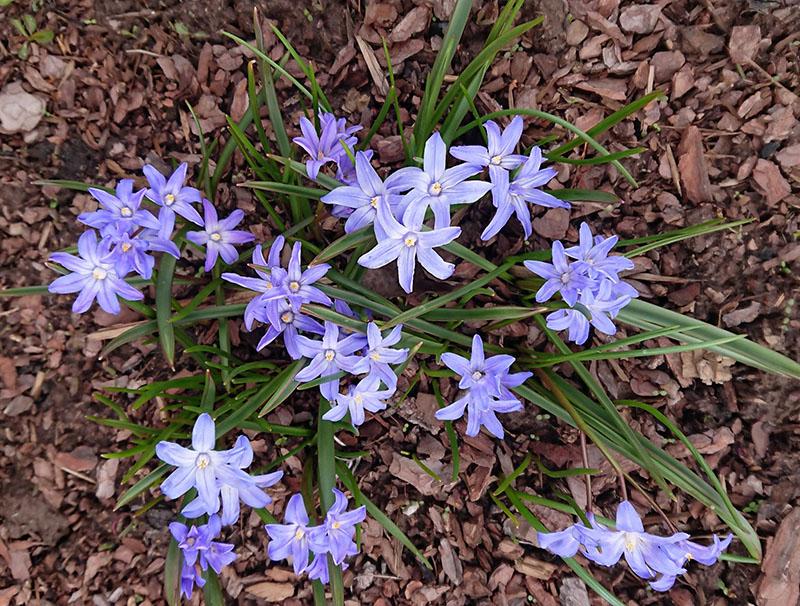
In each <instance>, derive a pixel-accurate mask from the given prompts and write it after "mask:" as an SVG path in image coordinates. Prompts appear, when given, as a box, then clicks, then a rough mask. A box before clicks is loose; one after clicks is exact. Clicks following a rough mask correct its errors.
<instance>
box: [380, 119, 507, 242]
mask: <svg viewBox="0 0 800 606" xmlns="http://www.w3.org/2000/svg"><path fill="white" fill-rule="evenodd" d="M446 160H447V146H446V145H445V143H444V141H443V140H442V137H441V135H440V134H439V133H438V132H436V133H433V135H431V137H430V138H429V139H428V140H427V142H426V143H425V153H424V155H423V163H422V168H421V169H420V168H417V167H409V168H405V169H401V171H402V173H401V175H400V176H399V177H398V178H397V179H395V180H393V181H392V183H393V185H397V186H398V187H402V188H404V189H410V190H411V191H410V192H409V193H408V194H406V197H405V199H404V200H403V202H402V203H401V205H400V209H399V210H398V216H401V215H400V214H399V213H400V211H401V210H402V212H403V214H402V219H403V223H405V224H419V225H421V224H422V223H423V221H424V220H425V211H427V209H428V207H430V208H431V209H432V210H433V215H434V227H435V228H437V229H440V228H443V227H448V226H449V225H450V207H451V206H452V205H454V204H471V203H472V202H475V201H476V200H479V199H480V198H481V197H482V196H483V195H484V194H485V193H486V192H488V191H489V190H490V189H491V188H492V185H491V184H490V183H486V182H484V181H467V179H468V178H469V177H471V176H473V175H476V174H478V173H479V172H480V171H481V168H480V167H479V166H475V165H473V164H460V165H458V166H454V167H452V168H447V167H446ZM390 178H391V177H390ZM381 227H385V226H383V225H381Z"/></svg>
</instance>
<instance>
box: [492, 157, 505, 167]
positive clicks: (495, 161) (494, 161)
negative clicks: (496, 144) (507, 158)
mask: <svg viewBox="0 0 800 606" xmlns="http://www.w3.org/2000/svg"><path fill="white" fill-rule="evenodd" d="M502 161H503V156H501V155H500V154H498V155H496V156H492V164H494V165H495V166H499V165H500V163H501V162H502Z"/></svg>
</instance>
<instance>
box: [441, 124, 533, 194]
mask: <svg viewBox="0 0 800 606" xmlns="http://www.w3.org/2000/svg"><path fill="white" fill-rule="evenodd" d="M484 126H485V127H486V139H487V147H483V146H482V145H460V146H456V147H453V148H452V149H451V150H450V154H451V155H452V156H453V157H454V158H458V159H459V160H463V161H464V162H467V163H469V164H472V165H473V166H476V167H480V168H483V167H484V166H488V167H489V178H490V179H491V181H492V183H495V182H496V180H497V178H498V176H500V174H501V173H503V172H506V171H509V170H512V169H514V168H516V167H517V166H519V165H520V164H522V163H523V162H524V161H525V156H523V155H522V154H515V153H514V148H515V147H516V146H517V144H518V143H519V139H520V137H521V136H522V128H523V126H524V124H523V120H522V116H515V117H514V119H513V120H511V122H510V123H509V125H508V126H507V127H506V128H505V129H503V131H502V132H501V131H500V127H499V126H498V125H497V123H496V122H494V121H492V120H489V121H487V122H486V124H485V125H484Z"/></svg>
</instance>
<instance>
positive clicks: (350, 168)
mask: <svg viewBox="0 0 800 606" xmlns="http://www.w3.org/2000/svg"><path fill="white" fill-rule="evenodd" d="M362 153H363V154H364V155H365V156H366V158H367V160H372V156H374V155H375V152H374V151H373V150H371V149H365V150H364V151H363V152H362ZM357 179H358V175H356V165H355V163H354V162H353V160H351V159H350V156H349V155H348V154H344V155H343V156H342V157H341V158H339V161H338V162H337V163H336V180H337V181H339V182H340V183H342V184H343V185H356V180H357ZM352 212H353V209H352V208H347V207H346V206H334V207H333V209H332V210H331V214H332V215H333V216H334V217H349V216H350V214H351V213H352Z"/></svg>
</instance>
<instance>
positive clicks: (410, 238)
mask: <svg viewBox="0 0 800 606" xmlns="http://www.w3.org/2000/svg"><path fill="white" fill-rule="evenodd" d="M403 242H405V245H406V246H408V247H409V248H411V247H412V246H416V245H417V237H416V236H415V235H414V234H406V237H405V239H404V240H403Z"/></svg>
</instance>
